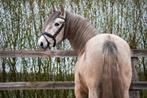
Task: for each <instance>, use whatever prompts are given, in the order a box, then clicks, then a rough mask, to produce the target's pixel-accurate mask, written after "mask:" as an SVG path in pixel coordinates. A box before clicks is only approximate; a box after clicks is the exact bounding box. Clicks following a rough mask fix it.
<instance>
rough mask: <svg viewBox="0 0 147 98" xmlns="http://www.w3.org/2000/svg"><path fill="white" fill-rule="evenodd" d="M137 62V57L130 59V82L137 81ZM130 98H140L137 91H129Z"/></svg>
mask: <svg viewBox="0 0 147 98" xmlns="http://www.w3.org/2000/svg"><path fill="white" fill-rule="evenodd" d="M137 62H138V57H132V58H131V63H132V81H138V80H139V78H138V74H137V70H136V68H135V65H136V64H137ZM130 98H140V95H139V91H130Z"/></svg>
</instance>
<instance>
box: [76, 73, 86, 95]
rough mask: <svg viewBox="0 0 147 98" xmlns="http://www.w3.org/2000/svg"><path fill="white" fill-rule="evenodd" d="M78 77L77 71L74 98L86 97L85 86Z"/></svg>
mask: <svg viewBox="0 0 147 98" xmlns="http://www.w3.org/2000/svg"><path fill="white" fill-rule="evenodd" d="M80 78H81V77H80V75H79V73H78V72H75V96H76V98H87V92H86V88H85V87H84V85H83V84H82V83H81V79H80ZM84 88H85V89H84Z"/></svg>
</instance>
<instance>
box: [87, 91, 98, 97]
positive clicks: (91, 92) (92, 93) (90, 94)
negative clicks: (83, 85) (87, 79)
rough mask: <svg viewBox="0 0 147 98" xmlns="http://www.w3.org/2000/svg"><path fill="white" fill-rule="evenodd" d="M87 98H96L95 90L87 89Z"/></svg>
mask: <svg viewBox="0 0 147 98" xmlns="http://www.w3.org/2000/svg"><path fill="white" fill-rule="evenodd" d="M88 98H98V91H97V89H89V94H88Z"/></svg>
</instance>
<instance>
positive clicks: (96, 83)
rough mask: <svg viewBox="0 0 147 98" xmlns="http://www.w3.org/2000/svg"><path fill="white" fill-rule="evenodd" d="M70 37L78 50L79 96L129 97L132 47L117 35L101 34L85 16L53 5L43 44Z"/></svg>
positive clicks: (77, 90)
mask: <svg viewBox="0 0 147 98" xmlns="http://www.w3.org/2000/svg"><path fill="white" fill-rule="evenodd" d="M65 39H67V40H69V42H70V44H71V46H72V48H73V49H74V50H75V52H76V53H77V54H78V57H77V58H78V59H77V62H76V65H75V79H74V81H75V97H76V98H87V97H88V98H129V87H130V84H131V78H132V68H131V50H130V47H129V45H128V43H127V42H126V41H125V40H124V39H122V38H120V37H119V36H117V35H114V34H110V33H103V34H97V31H96V28H94V27H93V26H92V25H91V23H90V22H89V21H88V20H87V19H86V18H84V17H82V16H80V15H77V14H74V13H70V12H68V11H64V8H63V7H61V9H60V10H56V9H55V8H53V10H52V13H51V14H50V15H49V17H48V19H47V21H46V22H45V24H44V26H43V33H42V34H41V36H40V37H39V39H38V45H39V47H41V48H43V49H48V48H51V47H55V46H56V44H59V43H61V42H62V41H63V40H65Z"/></svg>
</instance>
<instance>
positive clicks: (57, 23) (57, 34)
mask: <svg viewBox="0 0 147 98" xmlns="http://www.w3.org/2000/svg"><path fill="white" fill-rule="evenodd" d="M64 28H65V12H64V8H63V7H61V11H56V10H55V8H53V10H52V13H51V15H50V16H49V18H48V20H47V21H46V23H45V25H44V27H43V33H42V34H41V36H40V38H39V40H38V45H39V46H40V47H41V48H43V49H47V48H50V47H54V46H56V44H57V43H59V42H61V41H62V40H63V38H64Z"/></svg>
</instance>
